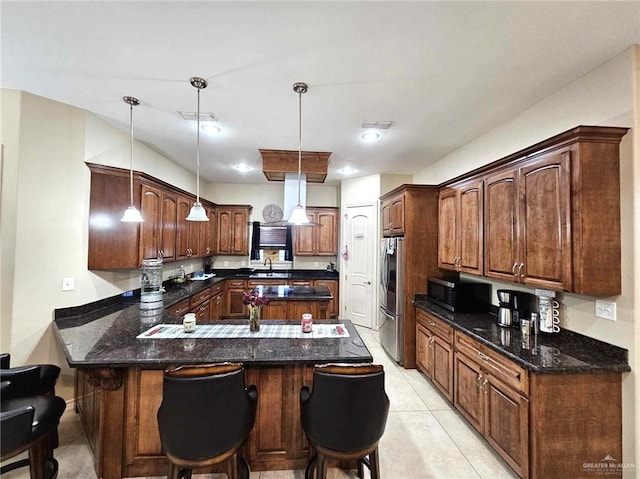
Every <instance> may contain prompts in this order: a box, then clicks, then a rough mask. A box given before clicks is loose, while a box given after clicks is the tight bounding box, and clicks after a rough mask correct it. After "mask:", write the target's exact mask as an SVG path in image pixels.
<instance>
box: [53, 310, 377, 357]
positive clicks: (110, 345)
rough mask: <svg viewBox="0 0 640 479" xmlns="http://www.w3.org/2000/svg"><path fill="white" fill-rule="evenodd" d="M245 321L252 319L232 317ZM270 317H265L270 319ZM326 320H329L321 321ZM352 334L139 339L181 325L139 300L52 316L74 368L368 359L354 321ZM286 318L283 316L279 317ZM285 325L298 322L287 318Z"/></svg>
mask: <svg viewBox="0 0 640 479" xmlns="http://www.w3.org/2000/svg"><path fill="white" fill-rule="evenodd" d="M225 322H228V323H230V324H247V328H248V327H249V324H248V320H228V321H225ZM269 322H270V321H263V323H269ZM317 322H318V323H322V322H325V321H317ZM326 322H327V323H336V322H339V323H343V324H344V325H345V327H346V328H347V330H348V331H349V335H350V337H348V338H328V339H281V338H269V339H247V338H239V339H205V338H203V339H151V340H150V339H136V336H137V335H138V334H140V333H141V332H143V331H146V330H147V329H149V328H150V327H152V326H153V325H155V324H160V323H168V324H181V319H180V318H178V317H177V316H174V315H173V314H171V313H169V312H168V311H166V310H164V311H161V312H160V313H159V314H158V315H157V316H155V317H143V316H141V314H140V309H139V308H138V305H137V304H136V305H132V306H129V307H126V308H124V309H121V310H119V311H115V312H110V313H108V314H105V315H102V316H99V317H96V314H95V313H87V314H86V315H81V316H77V317H62V318H58V319H56V320H55V321H54V326H53V328H54V332H55V335H56V337H57V339H58V341H59V343H60V345H61V346H62V347H63V348H64V351H65V354H66V357H67V361H68V363H69V365H70V366H72V367H142V368H145V369H156V368H158V369H160V368H165V367H166V366H168V365H171V364H204V363H213V362H220V361H239V362H243V363H252V364H256V365H280V364H301V363H302V364H310V365H312V364H315V363H317V362H328V361H331V362H369V361H371V360H372V357H371V354H370V353H369V351H368V350H367V348H366V347H365V345H364V343H363V341H362V339H361V338H360V336H359V335H358V332H357V331H356V330H355V328H354V327H353V325H352V324H351V322H350V321H326ZM280 323H282V321H280ZM285 324H300V323H299V322H297V321H285Z"/></svg>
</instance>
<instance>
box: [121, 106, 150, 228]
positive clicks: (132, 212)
mask: <svg viewBox="0 0 640 479" xmlns="http://www.w3.org/2000/svg"><path fill="white" fill-rule="evenodd" d="M122 99H123V100H124V102H125V103H127V104H128V105H129V110H130V111H129V130H130V136H131V146H130V149H129V157H130V158H129V159H130V163H129V187H130V193H131V196H130V200H131V201H130V203H129V207H128V208H127V209H126V210H124V214H123V215H122V218H121V219H120V221H123V222H125V223H142V222H143V221H144V220H143V219H142V216H141V215H140V212H139V211H138V208H136V207H135V206H134V205H133V107H134V106H138V105H139V104H140V102H139V101H138V99H137V98H134V97H132V96H125V97H123V98H122Z"/></svg>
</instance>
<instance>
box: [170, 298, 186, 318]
mask: <svg viewBox="0 0 640 479" xmlns="http://www.w3.org/2000/svg"><path fill="white" fill-rule="evenodd" d="M190 309H191V301H190V300H189V299H185V300H184V301H180V302H179V303H177V304H174V305H173V306H169V307H168V308H167V311H169V312H170V313H172V314H175V315H176V316H180V317H182V316H183V315H184V314H185V313H188V312H189V310H190Z"/></svg>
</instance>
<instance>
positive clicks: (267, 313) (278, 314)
mask: <svg viewBox="0 0 640 479" xmlns="http://www.w3.org/2000/svg"><path fill="white" fill-rule="evenodd" d="M260 317H261V318H262V319H290V318H289V317H288V310H287V302H286V301H271V302H270V303H269V304H268V305H266V306H264V307H263V308H262V311H261V314H260Z"/></svg>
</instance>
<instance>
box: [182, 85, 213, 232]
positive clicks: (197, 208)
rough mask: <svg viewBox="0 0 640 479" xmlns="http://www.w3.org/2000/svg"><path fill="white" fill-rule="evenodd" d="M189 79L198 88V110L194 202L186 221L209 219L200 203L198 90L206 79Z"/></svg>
mask: <svg viewBox="0 0 640 479" xmlns="http://www.w3.org/2000/svg"><path fill="white" fill-rule="evenodd" d="M190 81H191V84H192V85H193V86H194V87H196V88H197V90H198V111H197V112H196V122H197V127H196V135H197V140H196V202H195V203H194V205H193V206H192V207H191V211H190V212H189V216H187V221H209V217H208V216H207V212H206V211H205V209H204V208H203V207H202V204H200V90H202V89H203V88H207V80H205V79H204V78H200V77H191V80H190Z"/></svg>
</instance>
